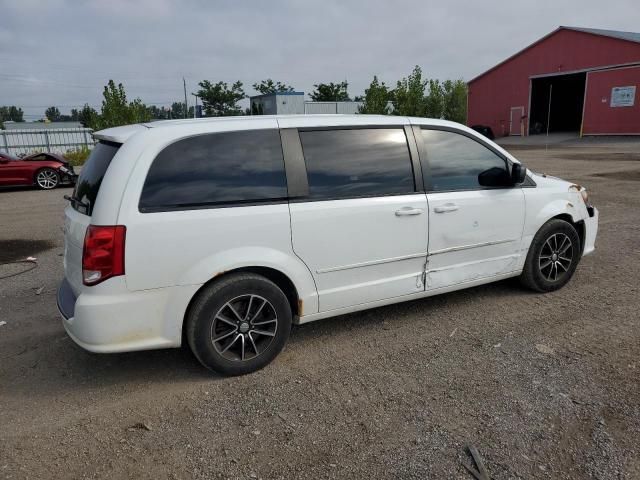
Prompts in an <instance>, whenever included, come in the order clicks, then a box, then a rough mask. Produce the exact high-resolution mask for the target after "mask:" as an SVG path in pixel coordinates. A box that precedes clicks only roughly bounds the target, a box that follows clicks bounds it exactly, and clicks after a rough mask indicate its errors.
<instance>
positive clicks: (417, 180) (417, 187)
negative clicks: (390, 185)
mask: <svg viewBox="0 0 640 480" xmlns="http://www.w3.org/2000/svg"><path fill="white" fill-rule="evenodd" d="M410 128H411V127H410V125H406V124H390V125H386V124H379V123H376V124H363V125H328V126H320V127H295V128H291V129H286V130H295V131H296V132H297V137H298V142H299V143H300V149H301V152H302V161H303V162H304V172H305V180H306V182H307V194H306V196H304V197H297V198H290V199H289V201H290V202H291V203H303V202H329V201H335V200H357V199H362V198H384V197H398V196H406V195H415V194H421V193H424V184H423V180H422V170H421V167H420V159H419V156H418V149H417V145H416V139H415V138H414V135H409V130H410ZM281 130H282V129H281ZM335 130H400V131H403V132H404V134H405V139H406V141H407V151H408V153H409V164H410V166H411V173H412V175H413V191H407V192H401V193H382V194H375V195H370V194H368V195H349V196H339V195H336V196H331V197H323V198H312V197H311V196H310V192H309V184H308V181H309V172H308V170H307V162H306V158H305V156H304V151H303V150H302V140H301V139H300V132H316V131H335ZM283 150H284V143H283ZM290 153H293V152H290V151H288V150H286V151H285V163H287V161H291V162H296V161H297V159H296V158H295V156H292V158H289V155H288V154H290ZM416 166H417V167H418V168H419V170H418V171H416Z"/></svg>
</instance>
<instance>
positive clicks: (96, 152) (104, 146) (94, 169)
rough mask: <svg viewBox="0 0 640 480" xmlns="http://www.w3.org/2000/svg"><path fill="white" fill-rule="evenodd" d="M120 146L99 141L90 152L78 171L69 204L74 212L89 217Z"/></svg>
mask: <svg viewBox="0 0 640 480" xmlns="http://www.w3.org/2000/svg"><path fill="white" fill-rule="evenodd" d="M120 146H121V144H119V143H112V142H105V141H101V142H99V143H98V144H97V145H96V146H95V147H94V149H93V150H92V151H91V155H89V158H88V159H87V161H86V162H85V164H84V166H83V167H82V170H81V171H80V176H79V177H78V180H77V182H76V188H75V190H74V192H73V198H74V200H75V201H73V202H71V205H72V206H73V208H74V209H75V210H77V211H78V212H80V213H84V214H85V215H89V216H91V213H92V212H93V207H94V206H95V203H96V198H97V197H98V192H99V191H100V185H101V184H102V179H103V178H104V175H105V173H106V172H107V168H109V165H110V164H111V160H112V159H113V157H114V156H115V154H116V152H117V151H118V149H119V148H120Z"/></svg>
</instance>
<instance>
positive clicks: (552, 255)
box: [520, 218, 582, 292]
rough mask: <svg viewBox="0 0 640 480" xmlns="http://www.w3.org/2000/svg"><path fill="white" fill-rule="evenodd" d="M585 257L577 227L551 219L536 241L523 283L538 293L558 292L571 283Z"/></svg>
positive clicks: (532, 243)
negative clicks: (582, 258)
mask: <svg viewBox="0 0 640 480" xmlns="http://www.w3.org/2000/svg"><path fill="white" fill-rule="evenodd" d="M569 242H570V243H571V245H570V246H568V247H567V245H568V244H569ZM581 256H582V245H581V243H580V237H579V235H578V232H576V229H575V228H574V227H573V225H571V224H570V223H569V222H566V221H564V220H560V219H557V218H554V219H551V220H549V221H548V222H547V223H545V224H544V225H543V226H542V227H541V228H540V230H538V233H536V235H535V237H533V241H532V242H531V247H530V248H529V253H528V254H527V259H526V261H525V264H524V270H523V271H522V274H521V275H520V282H521V283H522V284H523V285H524V286H525V287H527V288H530V289H531V290H535V291H537V292H553V291H555V290H558V289H560V288H562V287H564V286H565V285H566V284H567V283H568V282H569V280H571V277H572V276H573V273H574V272H575V271H576V268H577V266H578V262H579V261H580V258H581ZM567 259H568V261H567ZM549 262H551V263H550V264H549ZM554 267H555V268H554ZM565 269H566V270H565ZM554 273H555V275H554Z"/></svg>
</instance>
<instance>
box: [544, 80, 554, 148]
mask: <svg viewBox="0 0 640 480" xmlns="http://www.w3.org/2000/svg"><path fill="white" fill-rule="evenodd" d="M552 94H553V83H552V84H550V85H549V109H548V110H547V145H546V148H547V149H548V148H549V126H550V123H551V95H552Z"/></svg>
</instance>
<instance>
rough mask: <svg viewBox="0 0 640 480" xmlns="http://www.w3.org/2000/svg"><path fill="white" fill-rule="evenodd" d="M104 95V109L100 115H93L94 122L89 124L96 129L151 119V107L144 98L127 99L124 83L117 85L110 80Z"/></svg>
mask: <svg viewBox="0 0 640 480" xmlns="http://www.w3.org/2000/svg"><path fill="white" fill-rule="evenodd" d="M102 95H103V97H104V100H102V110H101V112H100V114H99V115H97V116H95V117H93V122H92V123H91V124H90V125H89V126H90V127H91V128H93V129H94V130H101V129H103V128H111V127H118V126H120V125H129V124H132V123H142V122H148V121H149V120H151V114H150V112H149V108H148V107H147V106H146V105H145V104H144V103H142V100H140V99H139V98H136V99H135V100H133V101H132V102H129V101H127V94H126V93H125V91H124V86H123V85H122V83H119V84H118V85H117V86H116V84H115V82H114V81H113V80H109V83H108V84H107V85H105V87H104V91H103V92H102Z"/></svg>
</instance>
